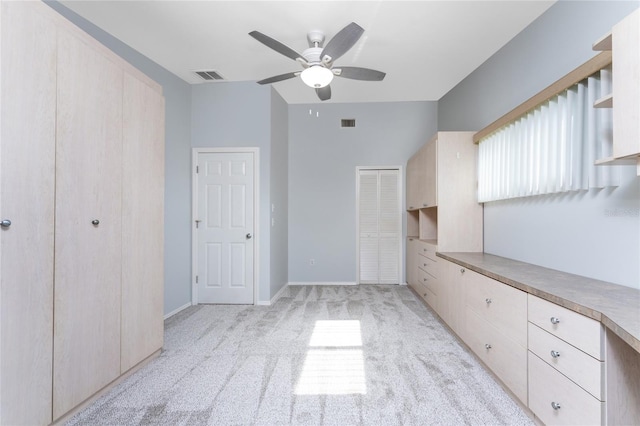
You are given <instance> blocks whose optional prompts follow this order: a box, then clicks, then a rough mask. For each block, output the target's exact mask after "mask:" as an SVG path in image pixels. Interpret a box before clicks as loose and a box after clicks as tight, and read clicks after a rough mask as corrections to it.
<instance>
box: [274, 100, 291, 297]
mask: <svg viewBox="0 0 640 426" xmlns="http://www.w3.org/2000/svg"><path fill="white" fill-rule="evenodd" d="M271 94H272V96H271V206H272V208H273V211H272V212H271V211H270V212H271V213H270V215H271V219H272V221H273V222H272V225H271V251H270V253H271V284H270V289H271V293H270V294H271V297H272V298H273V296H275V295H276V294H277V293H278V291H280V289H281V288H283V287H284V286H285V285H286V284H287V281H288V274H289V249H288V247H289V208H288V207H289V106H288V105H287V103H286V102H285V101H284V99H282V97H280V95H279V94H278V93H277V92H276V91H275V90H274V89H272V90H271Z"/></svg>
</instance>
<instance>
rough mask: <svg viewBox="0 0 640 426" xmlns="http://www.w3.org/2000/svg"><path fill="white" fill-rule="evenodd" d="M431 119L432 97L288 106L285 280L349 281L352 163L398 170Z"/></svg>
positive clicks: (430, 127) (352, 274)
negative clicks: (348, 123)
mask: <svg viewBox="0 0 640 426" xmlns="http://www.w3.org/2000/svg"><path fill="white" fill-rule="evenodd" d="M310 111H311V114H310ZM342 118H354V119H356V127H355V128H341V127H340V119H342ZM436 125H437V104H436V102H397V103H362V104H360V103H358V104H310V105H304V104H302V105H290V106H289V282H355V280H356V188H355V182H356V166H392V165H400V166H403V171H404V167H405V166H406V162H407V159H408V158H409V157H410V156H411V155H412V154H413V153H414V152H415V151H417V150H418V148H419V147H420V146H421V145H422V144H424V143H425V142H426V141H427V140H428V138H429V137H431V136H432V135H433V133H435V131H436ZM403 174H404V173H403ZM403 188H404V176H403ZM403 192H404V191H403ZM403 198H404V197H403ZM403 206H404V199H403ZM403 211H404V209H403ZM403 230H405V232H404V234H406V216H404V213H403ZM309 259H314V260H315V265H314V266H310V265H309Z"/></svg>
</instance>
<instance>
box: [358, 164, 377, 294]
mask: <svg viewBox="0 0 640 426" xmlns="http://www.w3.org/2000/svg"><path fill="white" fill-rule="evenodd" d="M358 190H359V206H358V211H359V215H360V217H359V222H360V224H359V225H360V235H359V238H360V283H362V284H377V283H378V280H379V274H378V257H379V246H378V239H379V235H378V228H379V223H378V171H377V170H362V171H360V187H359V189H358Z"/></svg>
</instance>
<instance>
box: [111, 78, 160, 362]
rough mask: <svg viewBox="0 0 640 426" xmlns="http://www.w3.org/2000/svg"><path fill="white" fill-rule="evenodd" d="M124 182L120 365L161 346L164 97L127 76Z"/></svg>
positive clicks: (125, 86)
mask: <svg viewBox="0 0 640 426" xmlns="http://www.w3.org/2000/svg"><path fill="white" fill-rule="evenodd" d="M123 99H124V102H123V108H124V111H123V112H124V113H123V117H124V119H123V120H124V122H123V125H124V127H123V186H122V190H123V193H122V219H123V220H122V339H121V341H122V348H121V350H122V365H121V371H122V372H125V371H127V370H128V369H130V368H131V367H133V366H135V365H136V364H137V363H139V362H140V361H142V360H143V359H145V358H146V357H148V356H149V355H151V354H152V353H153V352H155V351H157V350H158V349H160V348H161V347H162V342H163V333H164V324H163V303H164V300H163V286H164V268H163V244H164V238H163V236H164V233H163V223H164V220H163V218H164V209H163V208H164V207H163V206H164V204H163V200H164V99H163V97H162V95H161V94H160V93H158V92H156V91H155V90H153V89H151V88H150V87H149V86H147V85H146V84H145V83H143V82H141V81H140V80H138V79H137V78H135V77H133V76H131V75H129V74H127V73H125V76H124V98H123Z"/></svg>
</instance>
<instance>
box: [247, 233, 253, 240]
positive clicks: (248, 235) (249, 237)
mask: <svg viewBox="0 0 640 426" xmlns="http://www.w3.org/2000/svg"><path fill="white" fill-rule="evenodd" d="M252 236H253V235H251V232H249V233H248V234H247V240H250V239H251V237H252Z"/></svg>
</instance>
